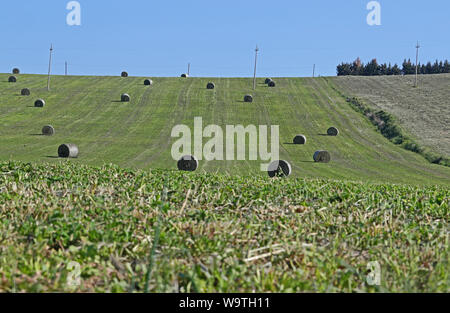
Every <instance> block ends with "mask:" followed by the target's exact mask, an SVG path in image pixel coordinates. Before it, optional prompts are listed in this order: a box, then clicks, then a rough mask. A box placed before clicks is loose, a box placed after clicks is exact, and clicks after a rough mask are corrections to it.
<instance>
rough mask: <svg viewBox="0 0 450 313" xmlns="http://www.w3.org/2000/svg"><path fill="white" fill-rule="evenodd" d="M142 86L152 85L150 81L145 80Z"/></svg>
mask: <svg viewBox="0 0 450 313" xmlns="http://www.w3.org/2000/svg"><path fill="white" fill-rule="evenodd" d="M144 85H145V86H151V85H153V81H152V80H151V79H146V80H144Z"/></svg>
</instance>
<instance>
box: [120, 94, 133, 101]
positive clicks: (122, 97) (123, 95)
mask: <svg viewBox="0 0 450 313" xmlns="http://www.w3.org/2000/svg"><path fill="white" fill-rule="evenodd" d="M120 100H121V101H122V102H130V100H131V98H130V95H129V94H127V93H124V94H122V95H121V96H120Z"/></svg>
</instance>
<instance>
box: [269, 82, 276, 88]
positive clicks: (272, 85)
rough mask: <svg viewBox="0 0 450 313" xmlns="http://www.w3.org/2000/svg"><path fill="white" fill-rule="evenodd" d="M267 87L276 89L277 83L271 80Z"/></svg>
mask: <svg viewBox="0 0 450 313" xmlns="http://www.w3.org/2000/svg"><path fill="white" fill-rule="evenodd" d="M267 86H269V87H275V86H276V84H275V82H274V81H273V80H271V81H270V82H269V83H268V84H267Z"/></svg>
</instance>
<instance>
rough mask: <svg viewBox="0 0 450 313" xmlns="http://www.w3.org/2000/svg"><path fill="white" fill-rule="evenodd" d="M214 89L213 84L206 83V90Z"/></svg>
mask: <svg viewBox="0 0 450 313" xmlns="http://www.w3.org/2000/svg"><path fill="white" fill-rule="evenodd" d="M214 88H216V85H214V83H208V84H207V85H206V89H214Z"/></svg>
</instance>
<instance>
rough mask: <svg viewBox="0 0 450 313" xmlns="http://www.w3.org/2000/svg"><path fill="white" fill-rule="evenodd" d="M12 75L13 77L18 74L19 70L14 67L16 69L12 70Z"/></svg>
mask: <svg viewBox="0 0 450 313" xmlns="http://www.w3.org/2000/svg"><path fill="white" fill-rule="evenodd" d="M12 73H13V74H14V75H17V74H20V70H19V69H18V68H17V67H16V68H13V70H12Z"/></svg>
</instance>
